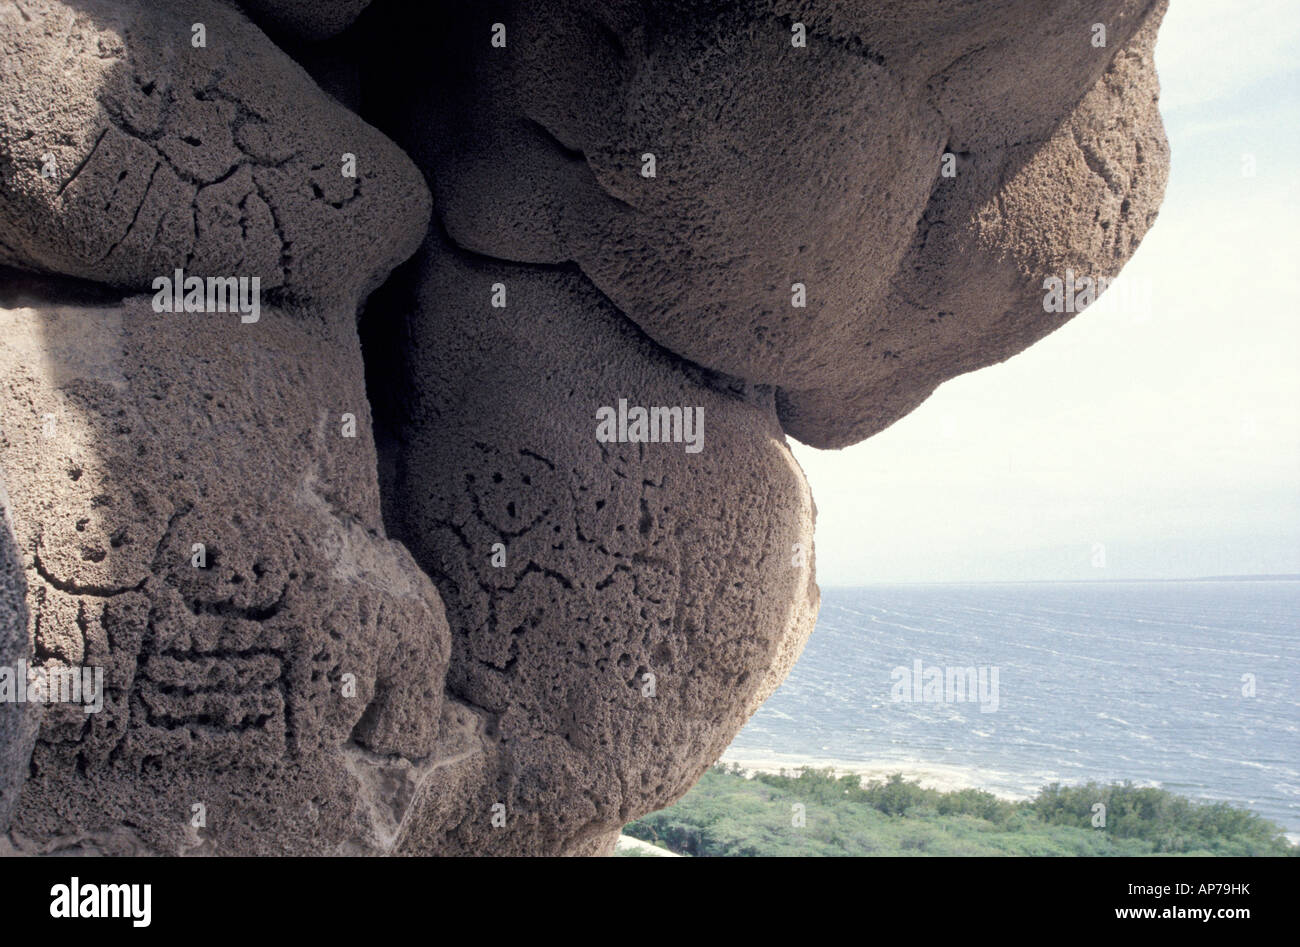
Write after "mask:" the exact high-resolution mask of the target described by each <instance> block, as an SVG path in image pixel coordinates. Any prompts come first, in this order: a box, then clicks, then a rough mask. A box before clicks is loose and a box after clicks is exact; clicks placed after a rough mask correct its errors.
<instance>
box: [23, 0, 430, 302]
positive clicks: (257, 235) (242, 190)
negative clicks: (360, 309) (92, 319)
mask: <svg viewBox="0 0 1300 947" xmlns="http://www.w3.org/2000/svg"><path fill="white" fill-rule="evenodd" d="M195 24H201V25H202V27H203V31H204V32H203V41H204V43H205V45H204V46H203V47H200V48H196V47H195V46H194V45H193V42H194V39H195V35H196V34H195V33H194V32H193V30H194V28H195ZM348 155H350V156H352V158H353V163H354V164H355V176H347V175H345V174H344V170H345V168H346V166H347V164H348V159H347V157H346V156H348ZM428 215H429V198H428V193H427V189H426V188H425V185H424V182H423V179H422V178H421V176H420V174H419V172H417V171H416V170H415V168H414V167H413V166H412V164H411V163H410V161H409V160H408V159H407V158H406V156H405V155H403V154H402V152H401V151H399V150H398V149H397V148H395V147H394V146H393V145H392V143H391V142H389V141H388V140H387V139H385V138H384V137H383V136H382V135H380V134H379V133H378V132H377V131H375V130H374V129H373V128H371V127H370V126H369V125H367V124H366V123H365V122H363V121H361V119H359V118H358V117H357V116H356V115H354V114H352V113H351V112H349V111H347V110H346V109H344V108H342V107H341V106H340V105H339V104H338V103H337V102H335V101H334V100H333V99H332V98H330V97H329V96H327V95H325V94H324V93H323V92H321V91H320V90H319V89H318V88H317V87H316V85H315V84H314V83H313V82H312V81H311V79H310V78H309V77H308V76H307V74H306V73H305V72H304V71H303V70H302V69H301V68H300V67H299V66H298V65H296V64H295V63H294V62H293V61H292V60H290V59H289V58H288V57H287V56H285V55H284V53H282V52H281V51H280V50H279V49H278V48H276V47H275V46H274V45H273V44H272V43H271V42H270V40H268V39H267V38H266V37H265V36H264V35H263V34H262V33H261V32H260V31H259V30H258V29H257V28H256V27H254V26H253V25H252V24H251V23H249V22H248V20H246V19H245V18H244V17H243V16H242V15H241V14H240V13H239V12H238V11H236V10H234V9H233V8H231V7H228V6H225V5H224V4H221V3H219V2H215V0H190V2H187V3H184V4H144V3H132V2H119V0H77V2H75V3H71V2H66V3H65V2H59V0H31V2H25V3H24V4H23V5H22V8H21V10H20V9H19V8H18V7H17V6H16V5H12V4H6V5H4V6H3V7H0V263H7V264H10V265H16V266H23V267H27V268H31V269H37V270H43V271H46V272H51V273H63V274H68V275H72V276H79V277H84V278H87V279H93V280H98V281H100V282H103V283H108V284H110V285H113V286H119V287H122V288H124V289H127V290H134V291H137V292H144V291H146V290H149V289H150V288H151V287H152V285H153V280H154V279H155V278H157V277H159V276H162V275H168V276H170V275H171V273H172V272H173V270H174V268H176V267H181V268H183V269H184V270H185V272H186V273H187V274H191V275H195V276H200V277H206V276H211V275H216V276H246V277H254V276H256V277H258V278H259V279H260V281H261V287H262V290H263V291H264V292H268V293H274V294H276V298H279V299H283V300H295V301H301V300H304V299H316V300H331V301H335V302H337V301H347V302H349V303H355V301H356V299H357V298H358V297H359V296H360V295H363V294H364V293H366V292H368V291H369V290H370V289H372V288H373V287H374V286H375V285H376V284H377V283H378V282H379V281H380V280H381V279H382V278H383V276H384V275H386V274H387V272H388V271H389V270H390V269H391V268H392V267H393V266H395V265H396V264H397V263H398V262H400V261H401V260H403V259H405V258H406V257H408V256H409V255H410V254H411V253H412V252H413V251H414V250H415V248H416V247H417V246H418V245H419V243H420V240H421V239H422V238H423V234H424V228H425V224H426V223H427V221H428ZM343 308H344V309H346V307H343Z"/></svg>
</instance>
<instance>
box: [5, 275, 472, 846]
mask: <svg viewBox="0 0 1300 947" xmlns="http://www.w3.org/2000/svg"><path fill="white" fill-rule="evenodd" d="M341 324H343V325H345V323H344V321H343V320H341V319H338V318H337V317H325V316H322V317H320V318H310V319H309V318H304V317H303V316H302V314H295V315H292V316H290V315H286V314H284V313H281V312H279V311H277V310H264V311H263V314H262V319H261V321H259V322H258V323H256V324H254V325H245V324H242V323H241V322H240V321H239V317H238V316H232V315H221V316H213V315H208V314H179V315H173V314H157V313H155V312H153V310H152V308H151V306H150V297H148V296H135V297H129V298H127V299H125V300H123V301H122V302H121V303H109V304H106V305H102V306H97V307H87V306H84V305H79V306H75V307H70V308H61V307H55V306H51V305H48V304H45V305H42V307H41V308H39V309H33V308H13V309H5V310H0V378H2V379H3V385H4V390H3V397H0V426H3V430H4V432H5V440H4V443H3V448H0V465H2V466H3V468H4V470H5V473H6V477H7V479H8V484H9V491H10V496H11V498H12V501H13V510H14V523H15V532H16V534H17V540H18V545H19V548H20V550H21V551H22V554H23V556H24V560H25V562H24V564H25V566H26V567H27V582H28V602H29V604H30V607H31V614H32V631H33V636H34V641H35V650H36V653H37V654H39V655H41V656H42V660H43V662H44V663H45V664H46V665H50V664H62V665H72V666H79V665H84V666H93V667H103V668H104V673H105V685H106V688H105V689H106V699H105V706H104V709H103V710H102V712H100V713H98V714H86V713H85V712H84V710H83V708H82V707H80V706H73V705H51V706H49V707H48V708H46V713H45V715H44V721H43V723H42V727H41V731H40V736H39V739H38V741H37V743H36V747H35V751H34V752H33V754H32V762H31V766H32V775H31V778H29V779H28V781H27V783H26V785H25V786H24V789H23V794H22V796H21V797H20V802H19V805H18V807H17V810H16V811H15V814H14V822H13V831H14V837H15V839H17V840H18V843H19V847H20V848H24V849H25V850H29V851H49V850H72V851H77V850H87V851H152V852H160V853H177V852H191V851H196V852H217V853H223V854H224V853H300V854H303V853H307V854H310V853H326V852H332V851H369V852H377V851H382V850H384V848H385V844H391V832H390V831H389V830H388V829H387V827H386V823H385V816H384V813H382V812H376V810H374V808H373V806H372V804H371V803H372V800H371V798H370V797H369V795H368V794H367V793H366V792H364V791H363V786H364V785H365V781H364V779H363V778H362V777H361V776H359V775H357V774H356V773H354V772H353V770H352V769H351V768H350V767H349V766H348V765H347V762H348V761H349V760H351V759H354V758H357V757H363V758H364V757H367V756H373V757H376V758H382V759H384V760H385V761H391V758H393V757H400V758H402V759H404V760H407V761H410V762H412V763H415V764H419V763H422V762H424V761H426V760H428V759H429V758H430V757H431V756H432V755H433V753H434V750H435V745H436V742H437V739H438V728H439V721H440V717H441V714H442V709H441V708H442V705H443V678H444V675H445V672H446V667H447V661H448V657H449V634H448V629H447V625H446V620H445V618H444V613H443V608H442V604H441V602H440V601H439V599H438V595H437V592H436V591H435V590H434V588H433V586H432V584H431V583H430V582H429V579H428V578H427V577H426V576H425V575H424V573H423V572H421V571H420V569H419V568H418V567H417V566H416V565H415V563H414V562H413V561H412V560H411V558H410V556H409V554H408V553H407V552H406V550H405V549H404V548H403V547H402V546H401V545H399V544H396V543H393V542H391V541H389V540H388V539H386V538H385V536H384V532H383V527H382V523H381V522H380V517H379V496H378V492H377V489H376V481H375V455H374V447H373V441H372V439H371V436H370V431H369V416H368V415H369V413H368V411H367V407H366V397H365V391H364V382H363V378H362V368H361V359H360V353H359V349H358V342H357V338H356V335H355V331H354V330H353V329H352V328H351V327H346V328H340V325H341ZM345 416H346V417H345ZM353 420H354V427H355V436H347V434H348V431H349V427H348V425H349V422H350V421H353ZM349 685H350V686H349ZM195 806H201V807H202V809H201V810H197V809H195V808H194V807H195ZM200 813H201V814H202V816H203V819H202V821H203V823H204V824H203V825H202V826H200V827H196V826H195V825H194V824H193V820H194V818H195V817H196V816H197V815H199V814H200ZM385 840H387V841H385Z"/></svg>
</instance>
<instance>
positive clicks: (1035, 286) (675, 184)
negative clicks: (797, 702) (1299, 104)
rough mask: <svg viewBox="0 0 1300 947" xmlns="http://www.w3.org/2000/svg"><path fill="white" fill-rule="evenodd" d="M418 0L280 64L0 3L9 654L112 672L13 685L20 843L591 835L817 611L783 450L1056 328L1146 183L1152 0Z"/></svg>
mask: <svg viewBox="0 0 1300 947" xmlns="http://www.w3.org/2000/svg"><path fill="white" fill-rule="evenodd" d="M244 6H245V9H247V10H248V11H249V13H250V14H251V15H252V16H254V17H255V18H257V19H258V22H259V24H260V25H262V26H265V27H266V28H268V29H269V30H271V31H272V35H274V36H281V35H287V34H294V35H297V36H299V37H308V38H317V37H319V36H323V35H328V34H331V33H333V32H337V31H338V30H340V29H343V28H344V27H346V26H347V24H349V23H351V22H352V21H353V20H354V19H356V18H357V15H358V13H359V12H360V10H361V9H362V8H363V7H364V6H365V4H364V3H363V2H358V0H339V2H336V3H327V4H320V3H313V4H302V3H296V2H289V0H283V2H269V0H268V2H262V0H259V2H250V3H247V4H245V5H244ZM402 7H403V5H401V4H393V5H388V7H385V8H379V9H376V10H373V11H370V12H369V13H367V14H366V15H365V16H364V17H362V18H361V19H360V20H359V21H358V22H357V23H356V25H355V27H354V28H353V30H352V32H350V33H348V34H346V36H345V37H344V38H343V39H342V40H341V41H339V43H338V44H332V45H333V46H334V49H333V51H332V52H330V53H328V54H324V53H322V54H319V55H318V54H316V53H313V52H312V47H310V46H305V45H304V46H302V47H301V48H302V50H303V52H302V55H303V56H304V57H305V61H306V63H307V65H308V67H309V69H310V70H311V72H312V75H309V74H308V72H306V71H304V70H303V69H302V68H300V67H299V66H298V65H297V64H296V63H294V62H293V61H291V60H290V59H289V58H288V57H287V56H285V55H284V54H283V53H282V52H281V51H280V50H279V49H278V48H277V47H276V46H275V45H274V43H273V41H272V40H271V39H268V38H267V36H266V35H264V34H263V33H262V32H260V30H259V28H258V26H255V25H254V24H253V23H251V22H249V20H248V19H246V18H245V16H244V15H243V14H241V13H239V12H238V11H237V10H236V9H235V8H233V7H231V6H228V5H226V4H224V3H222V2H219V0H194V2H187V3H183V4H169V5H164V8H159V7H158V6H157V5H146V4H137V3H132V2H127V0H25V2H24V4H23V7H22V9H21V10H19V9H17V8H16V7H11V6H0V47H2V51H3V55H4V60H3V61H4V64H5V65H4V68H3V70H0V108H2V109H3V119H4V120H3V122H0V265H4V266H6V267H9V268H10V269H6V270H5V271H3V282H0V290H2V292H0V385H2V387H0V429H2V430H3V437H2V438H0V467H2V468H3V478H4V486H6V487H7V493H8V499H7V500H5V501H4V506H5V509H6V513H7V517H8V519H7V522H8V526H7V529H6V535H5V536H3V537H0V538H2V539H5V540H11V542H7V543H0V566H3V567H4V572H3V575H4V576H5V577H7V578H6V581H4V582H3V583H0V601H2V602H4V603H6V606H7V610H6V611H5V612H4V613H3V615H4V617H5V620H4V622H3V625H0V631H5V632H7V634H6V635H0V660H3V661H6V662H11V663H12V662H15V661H20V660H28V661H31V662H33V663H34V664H35V665H37V666H41V667H51V668H53V667H69V668H71V667H95V668H102V669H103V681H104V688H103V708H102V710H100V711H99V712H97V713H94V714H86V713H84V711H83V709H82V708H80V707H75V708H74V707H69V706H62V705H57V704H54V705H49V706H43V707H39V708H37V707H25V708H19V709H18V710H15V711H14V712H13V713H10V714H9V716H5V717H0V762H4V763H5V766H4V767H3V769H4V771H5V772H22V773H24V774H27V773H29V774H30V775H29V776H28V778H27V779H26V782H25V783H22V781H21V780H10V782H8V783H0V819H6V818H8V816H9V813H10V810H12V822H11V825H10V844H13V845H15V846H17V847H18V848H19V849H21V850H24V851H55V850H58V851H65V850H88V851H105V852H114V851H138V852H145V851H149V852H178V851H179V852H220V853H244V852H256V853H326V852H348V853H381V852H399V853H443V854H451V853H464V852H473V853H507V854H508V853H527V854H544V853H598V852H602V851H605V850H606V849H607V848H608V846H609V844H610V843H611V840H612V837H613V835H615V834H616V833H617V831H618V829H619V828H620V827H621V826H622V825H623V824H624V823H625V822H627V821H628V820H630V819H633V818H635V817H637V816H638V815H640V814H642V813H645V812H647V811H650V810H653V809H655V808H659V807H661V806H663V805H665V804H667V803H669V802H670V801H672V800H673V799H674V798H676V797H677V796H679V795H680V794H681V793H683V792H684V791H685V790H686V789H687V788H688V787H689V786H690V785H691V784H692V783H693V781H694V780H695V779H696V778H698V776H699V774H700V773H701V772H702V771H703V770H704V769H705V768H707V767H708V766H709V765H710V764H711V763H712V762H713V761H714V760H715V759H716V758H717V756H718V755H719V754H720V753H721V751H722V750H723V748H724V747H725V746H726V745H727V743H728V742H729V741H730V740H731V738H732V736H734V734H735V733H736V731H737V730H738V729H739V728H740V727H741V726H742V725H743V723H744V721H745V720H746V719H747V718H748V717H749V715H751V714H752V713H753V711H754V710H755V709H756V708H757V707H758V706H759V704H760V703H761V702H762V700H764V699H765V698H766V697H767V696H768V695H769V694H770V693H771V691H772V690H773V689H774V688H775V687H776V686H777V685H778V684H779V683H780V681H781V679H782V678H783V677H784V675H785V673H786V672H787V671H788V670H789V668H790V666H791V665H792V663H793V661H794V660H795V658H796V657H797V656H798V653H799V651H800V650H801V648H802V646H803V643H804V641H805V640H806V638H807V635H808V633H809V632H810V631H811V629H812V625H813V621H814V618H815V615H816V610H817V602H818V592H817V587H816V584H815V581H814V560H813V556H812V528H813V518H814V507H813V503H812V498H811V496H810V494H809V492H808V488H807V484H806V483H805V481H804V478H803V474H802V472H801V471H800V470H799V468H798V466H797V464H795V463H794V461H793V458H792V456H791V454H790V452H789V449H788V445H787V443H786V440H785V438H786V435H793V436H795V437H798V438H800V439H802V440H805V441H808V442H809V443H813V444H817V445H842V444H847V443H852V442H853V441H856V440H860V439H861V438H863V437H865V436H868V435H869V434H871V433H874V432H875V431H877V430H879V429H880V428H882V427H883V426H885V425H887V424H888V423H890V422H892V421H893V420H895V419H896V418H897V417H899V416H901V415H902V414H904V413H906V412H907V411H908V410H910V409H911V408H913V407H915V405H916V404H918V403H919V402H920V401H921V400H923V399H924V398H925V397H926V396H927V395H928V393H929V392H930V391H931V390H932V389H933V388H934V386H935V385H937V384H938V383H939V382H941V381H942V380H944V379H946V378H949V377H952V376H953V375H955V374H958V373H960V372H963V371H968V370H971V369H973V368H976V367H979V366H981V365H984V364H988V363H990V362H993V361H997V360H1000V359H1002V358H1005V357H1006V356H1008V355H1010V354H1012V353H1013V352H1015V351H1019V350H1020V349H1021V348H1024V347H1025V346H1026V345H1028V344H1030V343H1031V342H1032V341H1034V340H1035V339H1037V338H1038V337H1040V336H1041V335H1043V334H1045V333H1046V332H1048V331H1051V329H1053V328H1055V327H1057V326H1059V325H1060V324H1061V322H1062V320H1063V319H1064V318H1066V316H1064V315H1058V314H1047V313H1044V311H1043V306H1042V304H1041V299H1042V294H1043V289H1042V285H1043V282H1044V280H1045V279H1048V278H1051V277H1053V276H1057V277H1063V276H1064V274H1065V272H1066V267H1067V266H1068V267H1070V268H1071V269H1072V271H1073V272H1078V273H1085V272H1086V273H1090V274H1094V275H1096V276H1105V277H1109V276H1112V275H1113V274H1114V272H1115V271H1116V270H1117V269H1118V268H1119V266H1120V265H1121V264H1122V263H1123V261H1124V260H1125V259H1126V258H1127V256H1128V255H1129V254H1130V253H1131V252H1132V250H1133V248H1134V247H1135V245H1136V242H1137V240H1138V239H1140V237H1141V235H1142V233H1143V232H1144V231H1145V229H1146V226H1147V225H1148V224H1149V222H1150V219H1151V217H1152V216H1153V214H1154V210H1155V207H1156V205H1157V203H1158V201H1159V197H1160V192H1161V188H1162V186H1163V180H1164V168H1165V162H1166V154H1165V149H1164V143H1163V137H1162V134H1161V131H1160V126H1159V118H1158V115H1157V114H1156V113H1155V108H1154V88H1155V87H1154V76H1153V72H1152V69H1151V61H1150V51H1151V44H1152V40H1153V37H1154V30H1155V27H1156V24H1157V22H1158V16H1159V12H1160V10H1159V9H1158V8H1156V9H1154V10H1146V9H1145V8H1144V5H1143V4H1139V3H1137V2H1133V0H1091V2H1083V0H1076V2H1070V3H1063V4H1055V5H1051V7H1052V9H1051V10H1049V11H1045V10H1044V9H1043V5H1041V4H1036V3H1029V2H1022V0H1007V2H999V3H994V4H980V5H971V4H966V3H956V2H946V0H945V2H939V0H936V2H934V3H929V4H922V5H921V7H920V8H918V6H917V5H916V4H913V3H908V4H903V3H889V4H884V5H881V4H849V5H844V4H837V5H825V7H824V8H823V5H821V4H802V3H782V2H770V3H769V2H764V3H759V2H754V3H748V4H742V5H740V6H739V7H737V6H735V5H718V8H717V9H716V10H715V9H713V8H712V6H709V5H706V6H705V7H703V8H702V7H700V5H698V4H676V3H659V2H656V3H631V2H626V3H624V2H619V3H599V4H596V3H588V2H554V3H545V4H537V3H513V2H501V3H489V4H487V5H485V6H482V7H480V6H479V5H468V6H465V7H463V8H462V7H461V6H458V5H456V6H455V9H449V10H444V9H437V10H434V11H431V12H430V11H422V12H417V13H412V12H410V11H409V10H405V9H402ZM724 7H725V8H724ZM466 10H469V11H471V12H465V11H466ZM1098 22H1101V23H1104V24H1105V26H1106V30H1105V31H1104V32H1105V34H1106V39H1105V43H1106V45H1097V44H1096V42H1095V39H1096V34H1095V32H1094V31H1092V30H1091V26H1092V25H1093V24H1094V23H1098ZM498 26H499V27H501V28H500V29H498ZM200 27H201V29H200ZM296 48H297V47H296ZM313 57H314V58H313ZM313 76H315V77H316V78H313ZM317 81H320V82H321V83H322V84H325V85H327V86H328V88H329V89H330V92H331V93H332V94H333V95H334V96H335V97H331V95H330V94H326V92H324V91H322V90H321V88H319V87H318V85H317ZM359 88H363V89H364V91H365V93H366V94H365V95H364V96H362V95H358V94H356V93H357V90H358V89H359ZM338 99H342V100H345V101H348V102H350V103H353V104H359V103H361V102H363V101H364V102H366V103H367V108H366V109H363V111H362V114H363V116H364V117H365V118H366V119H367V120H369V121H372V122H374V123H375V124H376V125H378V126H379V127H380V128H382V129H383V133H381V132H380V131H378V130H376V128H374V127H372V126H371V125H368V124H366V122H365V121H363V120H362V119H361V118H359V117H358V116H357V115H356V114H354V113H353V112H351V111H349V110H348V109H347V108H345V107H344V106H343V105H341V104H340V102H339V101H338ZM51 103H59V105H58V107H57V108H55V107H51ZM386 135H387V136H390V137H386ZM390 138H391V140H390ZM408 155H409V156H410V157H408ZM426 180H427V181H428V182H430V184H431V185H432V197H431V195H430V192H429V190H428V189H427V188H426V186H425V181H426ZM417 248H418V249H417ZM412 254H414V256H413V257H412ZM408 258H411V262H410V263H409V264H408V265H407V266H405V267H403V268H402V269H401V270H399V271H398V272H397V274H395V275H392V276H390V271H392V270H393V268H394V267H395V266H396V265H397V264H398V263H400V262H401V261H403V260H406V259H408ZM19 270H25V271H28V272H29V273H31V272H35V273H39V274H42V275H41V276H40V277H39V278H34V277H31V276H29V275H21V274H20V273H19ZM64 277H75V278H76V279H77V280H80V281H82V282H74V281H71V280H68V279H65V278H64ZM191 279H192V280H193V281H194V283H195V285H196V286H197V287H198V289H197V290H196V291H195V295H194V296H193V297H192V298H191V297H190V296H189V295H187V293H188V290H187V287H188V285H189V282H190V280H191ZM160 280H161V281H163V282H165V283H166V286H163V285H162V284H161V283H159V281H160ZM86 281H89V282H86ZM92 284H98V286H99V288H95V286H94V285H92ZM381 284H383V287H382V289H380V290H379V291H378V292H375V293H373V294H371V291H372V290H374V289H375V288H376V287H379V286H380V285H381ZM213 286H216V287H217V288H218V289H221V288H222V287H231V286H233V287H234V288H235V290H236V293H235V295H236V297H237V301H238V304H237V305H235V306H233V307H232V306H231V305H229V299H228V298H227V305H225V306H221V305H219V304H210V300H213V299H217V300H218V301H219V300H220V299H221V298H222V297H221V293H220V292H218V293H215V294H214V293H213V292H212V291H211V289H210V287H213ZM245 289H247V293H244V290H245ZM241 293H243V295H241ZM254 293H255V294H256V298H252V297H251V296H250V295H248V294H254ZM228 296H229V294H227V297H228ZM160 300H162V301H163V302H166V303H167V305H162V304H160ZM191 303H192V305H191ZM254 313H256V318H249V317H250V316H252V315H253V314H254ZM638 411H642V412H644V415H641V414H638ZM674 412H676V413H674ZM642 419H644V424H645V426H644V428H642V427H639V426H638V425H639V424H640V423H641V421H642ZM652 419H653V422H652ZM677 419H680V422H678V421H677ZM705 419H707V424H705V423H704V422H705ZM675 423H679V427H678V428H676V429H675V428H674V427H673V425H674V424H675ZM652 430H653V432H654V433H655V434H658V435H660V436H651V432H652ZM674 431H676V433H674ZM665 432H666V434H665ZM0 499H4V492H3V491H0ZM23 585H25V591H24V589H23V588H22V586H23ZM24 626H25V627H26V632H25V633H24V632H23V631H22V629H23V627H24ZM10 709H11V708H10V707H5V706H0V713H9V710H10ZM11 759H12V760H14V761H20V762H15V764H14V765H13V766H10V765H9V761H10V760H11ZM28 759H30V764H29V763H28V762H27V760H28Z"/></svg>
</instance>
